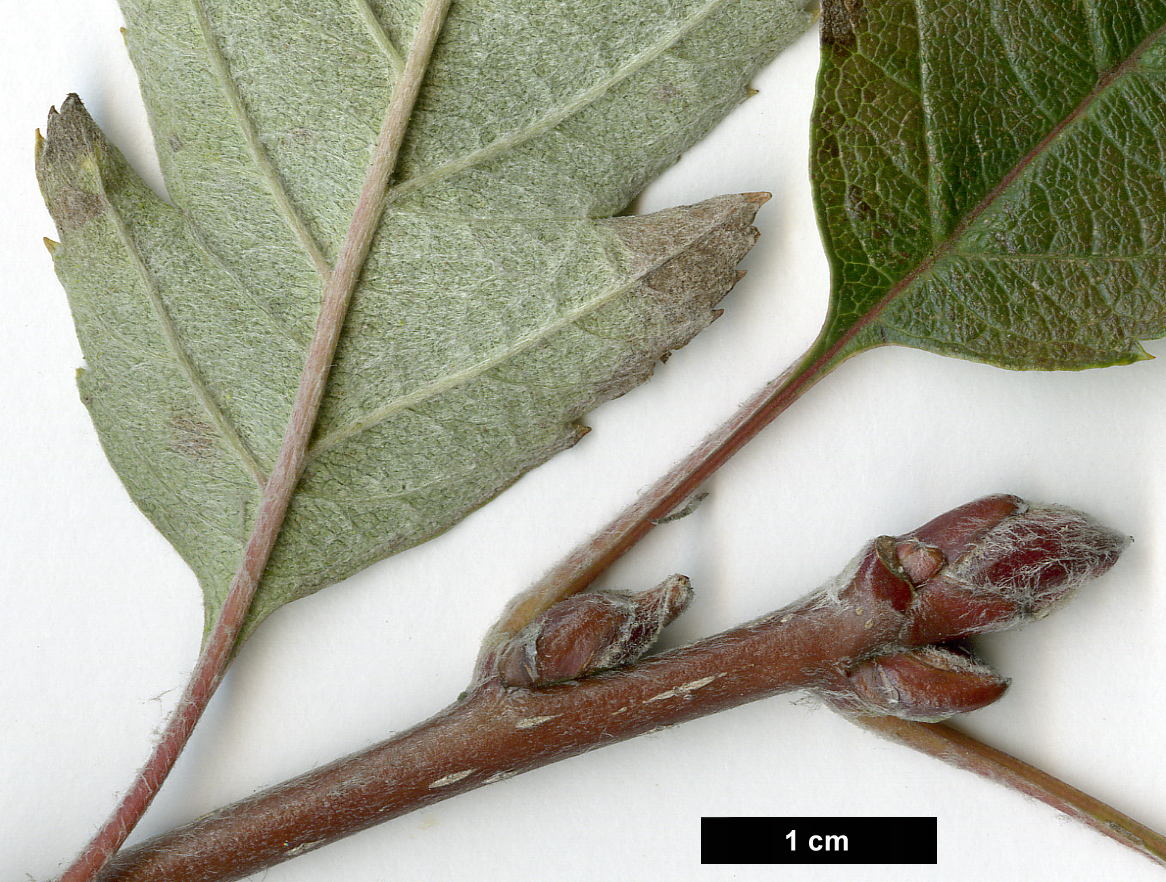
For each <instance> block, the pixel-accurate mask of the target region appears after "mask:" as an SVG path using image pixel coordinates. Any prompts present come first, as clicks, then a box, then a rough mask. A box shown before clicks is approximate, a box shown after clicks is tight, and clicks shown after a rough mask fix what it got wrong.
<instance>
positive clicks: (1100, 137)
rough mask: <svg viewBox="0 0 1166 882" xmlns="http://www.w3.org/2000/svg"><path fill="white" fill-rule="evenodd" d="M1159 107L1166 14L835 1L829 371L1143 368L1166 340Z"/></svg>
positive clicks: (823, 183) (827, 55) (1116, 2)
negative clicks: (901, 364)
mask: <svg viewBox="0 0 1166 882" xmlns="http://www.w3.org/2000/svg"><path fill="white" fill-rule="evenodd" d="M1164 98H1166V3H1164V2H1148V0H1082V2H1077V3H1065V2H1063V0H1037V2H1032V0H1025V2H1023V3H1022V2H1019V0H961V2H957V3H952V2H946V0H944V2H938V0H827V2H825V3H824V4H823V12H822V68H821V72H820V76H819V84H818V100H817V106H816V109H815V126H814V144H813V153H812V162H813V176H814V182H815V188H816V192H815V199H816V202H817V208H818V213H819V221H820V224H821V226H822V230H823V237H824V240H825V242H826V248H827V252H828V255H829V259H830V263H831V269H832V275H833V291H832V304H831V310H830V315H829V318H828V319H827V322H826V326H825V329H824V331H823V336H822V338H821V339H820V342H819V351H820V352H821V353H824V354H825V356H826V357H827V358H831V359H834V360H835V361H840V360H841V359H843V358H845V357H847V356H849V355H851V354H854V353H855V352H859V351H861V350H863V349H867V348H871V347H874V346H878V345H881V344H884V343H896V344H901V345H906V346H912V347H916V348H920V349H926V350H929V351H932V352H938V353H942V354H946V355H955V356H959V357H962V358H968V359H974V360H977V361H984V362H988V363H992V364H996V365H1000V366H1004V367H1010V368H1039V369H1080V368H1087V367H1101V366H1106V365H1113V364H1125V363H1129V362H1132V361H1136V360H1138V359H1142V358H1145V357H1147V356H1146V354H1145V352H1144V350H1143V349H1142V347H1141V346H1140V345H1139V342H1138V341H1139V340H1145V339H1151V338H1157V337H1160V336H1162V335H1163V334H1166V297H1164V296H1163V292H1164V291H1166V278H1164V274H1166V250H1164V247H1163V246H1164V245H1166V150H1164V149H1163V146H1162V145H1163V144H1164V143H1166V101H1164V100H1163V99H1164Z"/></svg>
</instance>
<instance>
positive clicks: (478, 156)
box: [385, 0, 727, 204]
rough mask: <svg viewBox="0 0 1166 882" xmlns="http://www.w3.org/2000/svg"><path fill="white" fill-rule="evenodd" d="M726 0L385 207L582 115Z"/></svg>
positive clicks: (420, 180) (394, 194)
mask: <svg viewBox="0 0 1166 882" xmlns="http://www.w3.org/2000/svg"><path fill="white" fill-rule="evenodd" d="M726 2H727V0H707V2H705V3H704V5H703V6H701V7H700V9H698V10H697V11H696V12H694V13H693V14H692V15H691V17H690V18H689V19H688V21H686V22H684V23H682V24H681V25H680V26H679V27H677V28H676V29H675V30H672V31H669V32H667V33H666V34H665V35H664V36H663V37H662V38H661V39H660V40H658V41H657V42H656V43H655V44H654V45H652V46H649V47H648V48H646V49H644V50H643V51H641V52H639V53H637V54H636V55H635V56H634V57H632V58H631V59H630V60H629V61H628V62H627V63H626V64H625V65H623V67H621V68H619V69H618V70H616V71H614V72H613V73H612V74H611V75H610V76H608V77H605V78H604V79H602V80H600V81H598V82H596V83H593V84H592V85H591V86H590V87H588V88H586V89H583V90H582V91H580V92H579V93H577V94H576V96H575V98H574V99H573V100H572V101H569V102H568V103H566V104H564V105H563V106H561V107H559V108H558V109H555V110H552V111H551V112H549V113H547V114H544V115H543V116H542V117H540V118H538V119H536V120H535V121H533V122H532V123H530V124H529V125H527V126H525V127H524V128H521V129H519V130H517V131H515V132H512V133H511V134H509V135H506V136H504V137H501V138H498V139H496V140H495V141H493V142H492V143H490V144H487V145H486V146H484V147H479V148H478V149H476V150H472V151H470V152H469V153H467V154H465V155H464V156H462V157H461V158H460V159H456V160H453V161H451V162H446V163H444V164H442V165H439V166H436V167H435V168H431V169H429V170H428V171H426V172H422V173H421V174H418V175H414V176H413V177H411V178H408V179H407V180H404V181H401V182H400V183H398V184H397V185H396V186H394V187H392V188H391V189H390V190H389V192H388V193H387V194H386V197H385V201H386V204H388V203H391V202H396V201H399V200H400V199H402V198H404V197H405V196H407V195H409V194H411V193H415V192H417V191H419V190H422V189H424V188H425V187H427V186H430V185H431V184H434V183H436V182H437V181H441V180H444V179H447V178H451V177H453V176H454V175H457V174H460V173H461V172H464V171H467V170H468V169H470V168H473V167H474V166H477V165H480V164H482V163H485V162H488V161H490V160H491V159H494V158H495V157H497V156H501V155H502V154H504V153H506V152H507V151H508V150H511V149H513V148H515V147H517V146H518V145H520V144H523V143H525V142H527V141H530V140H533V139H534V138H537V137H538V136H539V135H544V134H546V133H547V132H550V131H552V130H553V129H555V128H556V127H557V126H559V125H561V124H562V123H563V122H564V121H566V120H568V119H570V118H571V117H572V116H574V115H575V114H577V113H580V112H582V111H583V110H585V109H586V108H588V107H590V106H591V105H592V104H595V103H596V102H597V101H599V100H600V99H601V98H603V96H604V95H606V94H607V93H608V92H609V91H610V90H611V89H612V88H613V87H614V86H617V85H618V84H620V83H621V82H623V81H625V80H627V79H628V78H630V77H631V76H633V75H634V74H635V73H636V72H637V71H639V70H641V69H643V68H644V67H647V66H648V65H649V64H651V63H652V62H653V61H655V60H656V59H657V58H659V57H660V56H662V55H663V54H664V53H665V52H667V51H668V50H669V49H670V48H671V47H672V46H674V45H676V43H678V42H679V41H680V40H681V39H683V38H684V36H685V35H686V34H688V33H689V32H691V31H692V30H694V29H695V28H696V27H697V26H698V25H700V24H701V23H702V22H703V21H704V20H705V19H707V18H708V17H709V16H711V15H712V14H713V13H714V12H716V11H717V10H718V9H719V8H720V7H722V6H723V5H724V4H725V3H726Z"/></svg>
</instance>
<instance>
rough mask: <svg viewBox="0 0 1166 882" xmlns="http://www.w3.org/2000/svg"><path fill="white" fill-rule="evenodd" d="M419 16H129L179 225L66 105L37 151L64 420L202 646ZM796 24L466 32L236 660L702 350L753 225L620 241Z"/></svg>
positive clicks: (169, 5) (325, 10)
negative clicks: (71, 367) (195, 597)
mask: <svg viewBox="0 0 1166 882" xmlns="http://www.w3.org/2000/svg"><path fill="white" fill-rule="evenodd" d="M422 5H423V4H422V3H420V2H417V0H359V2H356V3H353V2H350V0H345V2H340V0H323V2H322V0H279V2H271V0H181V2H174V0H124V2H123V3H122V7H123V10H124V12H125V16H126V23H127V30H126V39H127V43H128V45H129V48H130V53H131V56H132V57H133V60H134V63H135V65H136V66H137V68H138V71H139V74H140V77H141V81H142V90H143V94H144V97H145V102H146V108H147V112H148V114H149V117H150V123H151V126H152V128H153V130H154V136H155V144H156V147H157V150H158V155H159V160H160V162H161V166H162V170H163V174H164V176H165V180H166V185H167V188H168V190H169V194H170V197H171V198H172V200H173V203H174V204H173V205H170V204H167V203H165V202H163V201H162V200H160V199H158V198H157V197H156V196H155V195H154V194H153V193H151V192H150V191H149V189H148V188H147V187H146V186H145V185H144V184H143V183H142V181H141V180H140V179H139V178H138V176H137V175H136V174H135V173H134V172H133V171H132V169H130V168H129V166H128V165H127V164H126V162H125V161H124V159H123V158H122V157H121V155H120V154H119V153H118V151H117V150H116V148H114V147H113V146H112V145H111V144H109V143H108V142H107V141H106V140H105V138H104V136H103V135H102V134H101V132H100V131H99V130H98V129H97V127H96V125H95V124H94V123H93V121H92V120H91V119H90V118H89V116H88V114H87V113H86V112H85V110H84V108H83V107H82V106H81V102H80V101H79V100H77V99H75V98H71V99H70V100H69V101H67V102H65V104H63V105H62V107H61V111H60V113H55V114H53V115H52V117H51V118H50V122H49V126H48V130H47V132H46V137H45V140H44V142H43V143H42V144H41V145H40V146H39V149H38V156H37V166H38V173H39V176H40V179H41V184H42V188H43V190H44V193H45V197H46V202H47V204H48V205H49V208H50V211H51V212H52V214H53V217H54V219H55V220H56V223H57V226H58V230H59V235H60V239H61V244H60V246H58V247H57V248H56V249H55V255H54V259H55V263H56V267H57V271H58V275H59V276H60V278H61V279H62V281H63V282H64V284H65V287H66V289H67V291H68V293H69V297H70V302H71V304H72V308H73V312H74V316H75V319H76V322H77V329H78V336H79V337H80V340H81V343H82V347H83V349H84V352H85V357H86V369H85V370H84V371H83V372H82V375H81V378H80V385H81V390H82V395H83V397H84V399H85V401H86V404H87V405H88V406H89V408H90V410H91V412H92V414H93V418H94V422H95V424H96V425H97V428H98V431H99V434H100V435H101V438H102V443H103V444H104V446H105V449H106V452H107V454H108V455H109V458H110V460H111V462H112V463H113V465H114V467H115V468H116V469H117V471H118V474H119V476H120V477H121V478H122V480H123V482H124V483H125V484H126V486H127V488H128V489H129V491H130V493H131V495H132V496H133V498H134V500H135V501H136V502H137V504H138V505H139V506H140V507H141V508H142V510H143V511H144V512H145V513H146V514H147V515H148V516H149V517H150V518H151V519H152V520H153V521H154V523H155V524H156V525H157V526H158V528H159V529H160V530H161V531H162V532H163V533H164V534H165V535H166V536H167V538H168V539H169V540H170V541H171V542H172V543H173V544H174V546H175V547H176V548H177V549H178V550H179V551H180V552H181V553H182V555H183V557H184V558H185V559H186V560H187V561H188V562H189V563H190V564H191V566H192V567H193V568H194V570H195V571H196V572H197V573H198V576H199V578H200V581H201V583H202V585H203V589H204V593H205V595H206V600H207V604H206V606H207V616H208V621H210V620H213V619H214V617H215V616H216V615H217V611H218V608H219V606H220V605H221V603H222V599H223V596H224V594H225V591H226V588H227V586H228V585H229V583H230V581H231V577H232V576H233V574H234V572H235V569H236V567H237V566H238V561H239V556H240V551H241V549H242V547H243V544H244V543H245V541H246V539H247V537H248V535H249V533H250V530H251V527H252V522H253V520H254V517H255V512H256V508H257V505H258V501H259V499H260V495H261V488H262V485H263V483H264V481H265V479H266V474H267V472H268V470H269V469H270V468H271V464H272V462H273V461H274V459H275V456H276V454H277V452H278V450H279V446H280V442H281V438H282V436H283V433H284V429H285V426H286V424H287V420H288V416H289V413H290V409H291V406H292V400H293V397H294V394H295V389H296V386H297V383H298V380H299V374H300V371H301V366H302V364H303V356H304V352H305V349H306V345H307V342H308V341H309V340H310V338H311V334H312V328H313V325H314V323H315V317H316V312H317V310H318V307H319V303H320V296H321V291H322V287H323V284H324V281H325V279H326V278H327V277H328V275H329V273H330V269H331V265H332V262H333V261H334V260H335V257H336V254H337V253H338V250H339V247H340V243H341V241H342V239H343V236H344V234H345V230H346V229H347V227H348V224H349V220H350V218H351V215H352V211H353V208H354V206H355V203H356V199H357V195H358V192H359V190H360V187H361V185H362V181H363V179H364V175H365V169H366V166H367V164H368V160H369V154H370V147H371V145H372V143H373V142H374V141H375V139H376V137H377V133H378V131H379V129H380V125H381V119H382V116H383V115H384V112H385V108H386V107H387V105H388V102H389V99H390V96H391V94H392V91H393V87H394V83H395V81H396V78H397V76H398V75H399V74H400V71H401V68H402V58H403V56H404V55H405V54H406V52H407V48H408V45H409V43H410V41H411V40H412V32H413V30H414V27H415V25H416V21H417V19H418V16H419V13H420V9H421V6H422ZM809 20H810V19H809V17H808V15H807V14H806V13H804V12H803V11H801V10H800V9H799V8H798V6H797V5H796V4H795V3H793V2H789V0H781V2H778V3H773V2H771V0H764V2H762V0H639V2H637V3H635V4H627V3H624V2H615V0H612V2H607V0H603V2H588V3H582V4H580V3H575V2H566V0H562V2H558V0H504V2H494V0H489V2H480V0H461V2H456V3H454V4H453V6H452V9H451V13H450V17H449V19H448V20H447V21H446V23H445V26H444V28H443V32H442V38H441V40H440V42H439V44H438V47H437V50H436V53H435V55H434V58H433V62H432V65H431V67H430V70H429V72H428V74H427V76H426V80H425V84H424V87H423V89H422V92H421V95H420V98H419V101H418V105H417V108H416V110H415V112H414V114H413V116H412V118H411V120H410V124H409V129H408V133H407V135H406V140H405V143H404V147H403V151H402V155H401V159H400V162H399V165H398V168H397V174H396V178H395V183H394V185H393V186H392V188H391V190H390V192H389V194H388V197H387V200H386V202H387V209H386V212H385V214H384V217H383V219H382V222H381V226H380V228H379V230H378V233H377V236H376V239H375V242H374V244H373V249H372V252H371V254H370V256H369V259H368V261H367V263H366V264H365V266H364V268H363V271H362V274H361V277H360V283H359V285H358V287H357V290H356V291H355V292H354V295H353V299H352V304H351V308H350V311H349V313H348V316H347V320H346V324H345V329H344V333H343V335H342V338H341V340H340V345H339V349H338V351H337V354H336V358H335V363H334V366H333V369H332V373H331V377H330V380H329V386H328V391H327V393H326V395H325V399H324V402H323V405H322V409H321V414H320V418H319V421H318V423H317V425H316V430H315V435H314V437H313V441H312V444H311V447H310V450H309V452H308V464H307V468H306V471H305V473H304V476H303V479H302V481H301V483H300V485H299V487H298V489H297V493H296V495H295V497H294V498H293V500H292V503H291V506H290V509H289V512H288V517H287V521H286V523H285V525H284V529H283V531H282V533H281V535H280V539H279V541H278V543H277V545H276V548H275V550H274V553H273V555H272V558H271V560H270V563H269V565H268V568H267V570H266V571H265V573H264V577H263V580H262V583H261V585H260V588H259V592H258V594H257V597H256V600H255V603H254V605H253V607H252V616H251V621H250V623H249V625H248V629H250V627H253V625H254V624H255V623H256V622H257V621H258V620H260V619H261V618H263V617H264V616H265V615H267V614H268V613H269V612H271V611H272V610H274V609H276V608H277V607H278V606H280V605H281V604H283V603H285V602H287V601H289V600H292V599H295V598H296V597H299V596H302V595H304V594H306V593H309V592H311V591H314V590H316V589H318V588H320V587H323V586H324V585H327V584H330V583H332V582H335V581H337V580H339V579H342V578H344V577H345V576H347V575H349V574H351V573H353V572H355V571H356V570H358V569H360V568H361V567H363V566H365V565H367V564H369V563H371V562H373V561H375V560H378V559H380V558H382V557H385V556H386V555H388V554H391V553H393V552H395V551H397V550H400V549H402V548H405V547H407V546H409V545H413V544H415V543H417V542H420V541H423V540H424V539H427V538H429V537H430V536H433V535H434V534H436V533H438V532H440V531H441V530H444V529H445V528H447V527H448V526H450V525H451V524H452V523H454V522H456V521H457V520H458V519H459V518H461V517H462V516H464V515H465V514H467V513H468V512H469V511H471V510H472V509H474V508H476V507H477V506H479V505H481V504H482V503H483V502H485V501H486V500H488V499H490V498H491V497H492V496H493V495H495V494H496V493H498V492H499V491H500V490H501V489H502V488H504V487H506V486H507V485H508V484H510V483H511V482H512V481H514V480H515V479H516V478H517V477H518V476H519V475H521V474H522V473H523V472H524V471H526V470H527V469H529V468H531V467H532V466H534V465H537V464H538V463H540V462H542V461H543V460H545V459H546V458H547V457H549V456H550V455H552V454H553V453H555V452H556V451H558V450H561V449H563V448H564V447H566V446H569V445H570V444H572V443H574V441H575V440H576V439H577V438H579V437H580V436H581V434H582V432H583V429H582V428H581V427H580V426H579V425H578V424H577V420H578V419H579V418H580V416H581V415H582V414H583V413H585V412H586V411H587V410H588V409H589V408H591V407H593V406H594V405H596V404H598V403H599V402H601V401H603V400H606V399H608V398H611V397H613V396H615V395H619V394H621V393H622V392H624V391H626V390H627V389H629V388H631V387H632V386H634V385H635V384H636V383H638V382H640V381H642V380H643V379H645V378H646V377H647V376H648V374H650V372H651V370H652V365H653V364H654V362H655V361H656V360H657V359H658V358H660V357H661V356H662V355H663V354H665V353H666V352H668V351H669V350H671V349H673V348H676V347H679V346H682V345H683V344H684V343H685V342H687V341H688V340H689V339H690V338H691V337H692V336H693V335H694V334H695V333H696V332H697V331H698V330H700V329H701V328H702V327H704V326H705V325H707V324H708V322H709V321H711V320H712V319H713V317H714V315H715V313H714V310H713V306H714V304H715V303H716V301H717V299H719V297H720V296H722V295H723V294H724V293H725V292H726V291H727V290H728V289H729V288H730V287H731V286H732V285H733V283H734V281H735V279H736V270H735V264H736V262H737V261H738V260H739V259H740V258H741V257H742V256H743V254H744V253H745V251H746V250H747V249H748V248H749V247H750V246H751V245H752V243H753V241H754V237H755V231H754V230H753V229H752V227H751V226H750V222H751V219H752V216H753V213H754V212H755V211H756V208H757V206H758V205H759V204H760V202H761V201H762V199H761V197H757V196H749V195H746V196H739V197H725V198H718V199H713V200H709V201H707V202H704V203H701V204H699V205H695V206H690V207H688V208H685V209H677V210H675V211H670V212H664V213H661V214H659V215H654V216H652V217H651V218H643V219H637V218H617V217H613V215H614V214H615V213H616V212H618V211H619V210H621V209H622V208H623V207H624V206H625V205H626V204H627V203H628V201H629V200H630V199H631V198H632V197H633V196H634V195H635V194H636V193H638V192H639V190H640V189H641V188H642V187H643V186H644V185H645V184H646V183H647V182H648V181H649V180H650V179H651V178H652V177H653V176H654V175H656V174H657V173H658V172H659V171H660V170H661V169H663V168H664V167H665V166H667V165H668V164H670V163H671V162H672V161H674V160H675V159H676V157H677V156H678V155H679V154H680V153H681V152H682V151H683V150H685V149H686V148H687V147H688V146H689V145H691V144H692V143H694V142H695V141H696V140H698V139H699V138H700V137H701V136H702V135H703V134H704V133H705V132H707V131H708V129H709V128H710V127H711V126H712V125H713V124H714V123H715V122H716V121H717V120H719V119H720V118H721V117H723V116H724V114H726V113H727V112H728V111H729V110H730V109H731V108H732V107H733V106H735V105H736V104H737V103H738V102H739V101H741V100H742V99H743V98H744V97H745V94H746V85H747V82H748V79H749V77H750V76H751V75H752V74H753V73H754V72H755V71H756V70H757V69H758V67H759V66H760V65H761V64H762V63H763V62H764V61H766V60H768V59H769V58H771V57H772V56H773V55H774V54H775V53H776V52H777V51H779V50H780V49H781V48H782V47H783V46H784V45H785V44H786V43H788V42H789V41H790V40H792V39H793V38H794V37H795V36H796V35H797V34H799V33H800V32H801V31H802V30H804V28H805V27H806V26H807V24H808V23H809Z"/></svg>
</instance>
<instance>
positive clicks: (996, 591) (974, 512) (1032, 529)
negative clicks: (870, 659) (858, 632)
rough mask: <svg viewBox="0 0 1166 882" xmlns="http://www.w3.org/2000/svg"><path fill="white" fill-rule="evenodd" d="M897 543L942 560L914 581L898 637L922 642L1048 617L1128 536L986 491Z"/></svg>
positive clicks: (1062, 510)
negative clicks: (922, 579)
mask: <svg viewBox="0 0 1166 882" xmlns="http://www.w3.org/2000/svg"><path fill="white" fill-rule="evenodd" d="M902 542H915V543H919V545H920V546H923V547H930V548H931V549H934V550H935V551H938V552H941V553H942V554H943V556H944V557H945V558H946V559H947V561H948V563H947V565H946V566H943V567H942V568H940V569H939V570H938V571H937V572H936V573H935V574H934V575H933V576H932V577H931V578H929V579H927V580H926V581H925V582H923V583H922V584H920V585H919V587H918V588H917V589H916V591H915V595H914V599H913V602H912V604H911V608H910V611H909V614H908V618H909V623H908V626H907V628H906V629H905V631H904V634H903V638H904V642H906V643H911V644H924V643H942V642H944V641H948V640H953V639H957V638H959V637H963V636H967V635H971V634H980V633H984V632H987V631H999V630H1003V629H1005V628H1011V627H1013V626H1015V625H1019V624H1023V623H1024V622H1027V621H1031V620H1033V619H1037V618H1040V617H1042V616H1044V615H1047V614H1048V613H1049V612H1051V611H1052V610H1053V609H1054V608H1056V606H1057V605H1058V604H1060V603H1061V602H1063V601H1065V600H1067V599H1068V598H1069V597H1070V596H1071V595H1072V594H1073V592H1074V591H1076V589H1077V588H1079V587H1080V586H1081V585H1083V584H1084V583H1085V582H1087V581H1089V580H1090V579H1093V578H1096V577H1097V576H1100V575H1101V574H1102V573H1104V572H1105V571H1106V570H1108V569H1109V568H1110V567H1111V566H1113V565H1114V563H1116V562H1117V559H1118V557H1119V556H1120V555H1121V553H1122V551H1124V550H1125V548H1126V546H1127V545H1128V544H1129V537H1128V536H1124V535H1122V534H1121V533H1118V532H1116V531H1114V530H1111V529H1109V528H1108V527H1105V526H1103V525H1102V524H1100V523H1098V522H1097V521H1095V520H1094V519H1093V518H1091V517H1089V516H1088V515H1086V514H1083V513H1081V512H1079V511H1075V510H1073V509H1071V508H1066V507H1064V506H1060V505H1045V504H1038V503H1027V502H1024V501H1023V500H1021V499H1017V498H1016V497H1015V496H989V497H985V498H983V499H979V500H976V501H975V502H971V503H968V504H967V505H965V506H961V507H960V508H957V509H954V510H953V511H950V512H948V513H947V514H945V515H941V516H940V517H938V518H936V519H935V520H933V521H931V522H929V523H928V524H926V525H924V526H923V527H921V528H920V529H918V530H917V531H915V532H914V533H912V534H911V535H909V536H907V537H903V540H902V541H901V543H900V544H902ZM913 549H914V550H913V551H912V552H911V554H913V555H915V556H918V555H919V554H920V552H919V550H918V547H913ZM904 567H906V564H904Z"/></svg>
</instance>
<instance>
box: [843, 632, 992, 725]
mask: <svg viewBox="0 0 1166 882" xmlns="http://www.w3.org/2000/svg"><path fill="white" fill-rule="evenodd" d="M844 684H845V688H844V689H843V690H835V691H833V692H832V693H831V694H830V698H831V700H832V701H833V702H834V703H835V704H841V705H843V706H844V707H848V708H850V709H852V710H858V711H860V712H862V713H867V714H889V715H891V716H895V717H901V718H903V719H905V720H918V721H920V722H927V723H934V722H938V721H939V720H946V719H947V718H948V717H951V716H954V715H955V714H961V713H967V712H968V711H973V710H979V709H980V708H982V707H986V706H987V705H989V704H991V703H992V702H994V701H996V699H998V698H1000V696H1002V695H1003V694H1004V690H1005V689H1007V688H1008V680H1006V679H1005V678H1004V677H1001V676H1000V675H999V674H998V673H996V671H995V670H993V669H992V668H991V667H989V666H988V665H986V664H984V663H983V662H981V661H979V660H978V659H977V658H975V657H974V656H972V655H971V654H970V653H969V652H966V651H964V650H962V649H957V648H955V647H948V646H924V647H920V648H918V649H912V650H908V651H906V652H902V653H897V654H894V655H886V656H881V657H879V658H874V659H868V660H867V661H865V662H862V663H861V664H859V665H858V666H857V667H855V668H853V669H851V670H850V671H848V672H847V673H846V676H845V681H844Z"/></svg>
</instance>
